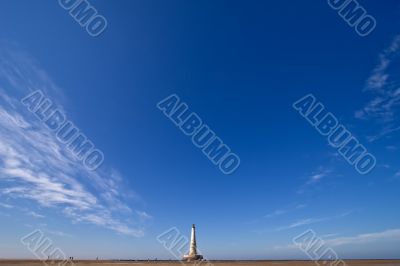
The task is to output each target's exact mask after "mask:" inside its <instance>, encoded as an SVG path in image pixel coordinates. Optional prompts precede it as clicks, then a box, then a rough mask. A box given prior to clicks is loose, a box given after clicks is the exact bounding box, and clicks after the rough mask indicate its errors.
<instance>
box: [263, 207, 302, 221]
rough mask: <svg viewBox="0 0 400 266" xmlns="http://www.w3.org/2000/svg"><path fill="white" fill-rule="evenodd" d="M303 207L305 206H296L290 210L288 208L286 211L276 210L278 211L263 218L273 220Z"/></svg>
mask: <svg viewBox="0 0 400 266" xmlns="http://www.w3.org/2000/svg"><path fill="white" fill-rule="evenodd" d="M305 207H307V205H306V204H297V205H296V206H294V207H292V208H290V207H288V208H286V209H278V210H275V211H273V212H271V213H268V214H266V215H265V216H264V218H274V217H277V216H281V215H284V214H286V213H289V212H291V211H295V210H298V209H303V208H305Z"/></svg>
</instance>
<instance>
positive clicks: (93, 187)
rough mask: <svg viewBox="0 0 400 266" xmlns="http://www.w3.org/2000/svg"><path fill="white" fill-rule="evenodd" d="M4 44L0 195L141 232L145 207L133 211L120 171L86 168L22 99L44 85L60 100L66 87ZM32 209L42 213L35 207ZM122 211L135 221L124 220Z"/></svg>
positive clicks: (0, 72)
mask: <svg viewBox="0 0 400 266" xmlns="http://www.w3.org/2000/svg"><path fill="white" fill-rule="evenodd" d="M2 46H3V48H5V49H2V50H1V52H0V59H1V60H0V61H1V63H0V197H7V199H20V200H21V199H22V200H33V201H35V202H37V203H38V204H39V205H40V206H42V207H47V208H53V209H54V208H55V209H57V210H58V211H59V212H60V213H62V214H64V215H65V216H66V217H69V218H70V219H72V221H73V222H82V223H89V224H95V225H98V226H101V227H104V228H108V229H111V230H114V231H116V232H118V233H121V234H125V235H130V236H136V237H138V236H142V235H143V227H144V224H143V222H144V221H145V220H146V219H144V213H145V212H143V211H133V210H132V209H131V207H130V206H129V205H127V204H126V203H124V197H123V195H122V194H123V193H121V191H123V189H122V188H121V186H120V183H121V182H122V181H123V178H122V177H121V176H120V174H119V173H118V172H117V171H116V170H114V169H110V168H106V167H103V168H102V169H100V170H98V171H96V172H94V171H89V170H87V169H86V168H85V167H84V166H83V165H81V163H80V162H78V161H76V160H75V157H74V156H73V154H72V153H71V152H70V151H69V150H68V149H66V148H65V147H64V146H63V144H61V143H60V142H59V141H58V140H57V139H56V137H55V135H54V134H53V132H50V131H49V130H48V129H47V128H46V127H45V126H44V125H43V124H41V122H40V121H39V120H38V119H37V118H36V117H35V116H34V115H33V114H32V113H30V112H28V111H27V110H26V109H25V108H24V107H23V106H22V104H21V103H20V101H19V99H21V98H22V97H24V96H25V95H27V94H28V93H29V92H30V91H32V90H35V89H41V90H43V91H44V92H46V93H48V94H49V96H50V98H52V100H53V99H54V101H55V102H56V101H59V99H63V97H62V94H61V90H60V89H59V88H58V87H57V86H56V85H55V84H54V83H53V82H52V81H51V79H50V78H49V77H48V76H47V74H46V73H45V71H43V70H42V69H40V68H39V67H38V66H37V65H36V63H34V61H33V60H32V59H30V57H29V56H27V55H26V54H24V53H20V52H16V51H15V49H11V50H9V49H7V48H8V46H7V47H4V44H3V45H2ZM5 51H8V52H5ZM60 107H61V105H60ZM0 206H2V207H4V208H7V206H11V205H8V204H4V203H2V204H1V205H0ZM28 214H29V213H28ZM30 215H31V216H33V217H36V218H42V217H41V216H42V215H40V214H36V213H34V212H30ZM116 216H118V217H119V219H117V218H115V217H116ZM121 217H124V220H125V221H127V220H129V221H130V222H123V221H121V220H120V219H121ZM148 217H150V215H148Z"/></svg>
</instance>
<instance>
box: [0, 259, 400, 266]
mask: <svg viewBox="0 0 400 266" xmlns="http://www.w3.org/2000/svg"><path fill="white" fill-rule="evenodd" d="M345 262H346V264H347V265H348V266H400V260H346V261H345ZM209 263H210V264H211V265H214V266H228V265H234V266H317V265H316V264H315V262H312V261H210V262H209ZM210 264H207V263H205V262H203V263H200V264H197V265H198V266H201V265H204V266H211V265H210ZM46 265H47V266H58V265H63V264H58V263H54V264H52V263H49V262H47V263H43V262H41V261H32V260H31V261H28V260H0V266H46ZM64 265H65V266H72V265H75V266H119V265H121V266H130V265H132V266H134V265H141V266H194V265H196V264H195V263H185V264H183V263H180V262H165V261H164V262H163V261H157V262H154V261H150V262H147V261H74V264H71V263H66V264H64ZM319 266H330V265H329V264H326V265H324V264H323V263H319Z"/></svg>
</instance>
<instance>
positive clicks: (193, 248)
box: [183, 224, 203, 261]
mask: <svg viewBox="0 0 400 266" xmlns="http://www.w3.org/2000/svg"><path fill="white" fill-rule="evenodd" d="M202 259H203V256H202V255H198V254H197V244H196V227H195V225H194V224H193V225H192V234H191V236H190V247H189V254H188V255H184V256H183V260H186V261H193V260H202Z"/></svg>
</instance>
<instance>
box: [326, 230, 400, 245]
mask: <svg viewBox="0 0 400 266" xmlns="http://www.w3.org/2000/svg"><path fill="white" fill-rule="evenodd" d="M382 240H400V229H390V230H386V231H382V232H375V233H367V234H360V235H356V236H349V237H338V238H333V239H328V240H326V243H327V244H328V245H330V246H332V247H333V246H341V245H348V244H353V245H354V244H364V243H370V242H377V241H382Z"/></svg>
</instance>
